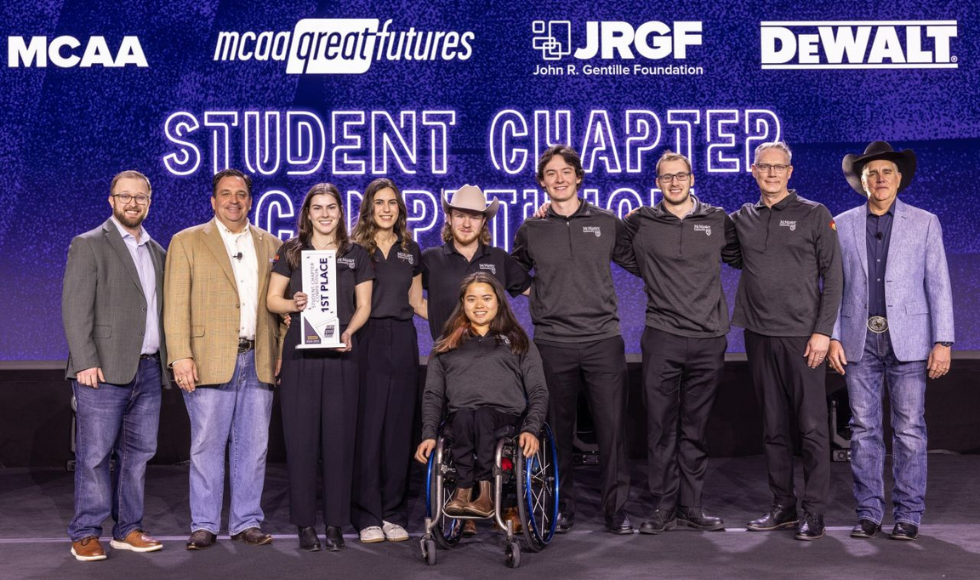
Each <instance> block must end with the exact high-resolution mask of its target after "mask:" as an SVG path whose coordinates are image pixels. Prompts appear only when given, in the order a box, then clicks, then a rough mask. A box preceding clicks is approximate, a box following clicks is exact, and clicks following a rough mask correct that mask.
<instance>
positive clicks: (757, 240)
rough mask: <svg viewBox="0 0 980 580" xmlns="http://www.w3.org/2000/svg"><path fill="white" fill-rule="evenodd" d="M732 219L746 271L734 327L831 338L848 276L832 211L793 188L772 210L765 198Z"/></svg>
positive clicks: (758, 332)
mask: <svg viewBox="0 0 980 580" xmlns="http://www.w3.org/2000/svg"><path fill="white" fill-rule="evenodd" d="M732 220H733V221H734V222H735V231H737V232H738V241H739V245H740V246H741V248H742V268H743V269H742V277H741V279H740V280H739V282H738V294H737V295H736V297H735V313H734V315H733V316H732V324H734V325H735V326H741V327H743V328H745V329H747V330H751V331H752V332H755V333H757V334H762V335H766V336H797V337H800V336H810V335H811V334H814V333H819V334H825V335H827V336H831V334H832V333H833V331H834V322H835V321H836V320H837V309H838V308H839V307H840V302H841V296H842V295H843V291H844V272H843V267H842V265H841V264H842V263H841V255H840V245H839V244H838V242H837V226H836V225H835V224H834V218H833V217H832V216H831V215H830V211H828V210H827V208H826V207H824V206H823V205H822V204H819V203H817V202H814V201H810V200H807V199H803V198H802V197H799V196H797V195H796V191H794V190H792V189H791V190H790V191H789V195H788V196H786V198H784V199H783V200H782V201H780V202H779V203H777V204H775V205H773V206H772V208H769V207H766V205H765V203H763V202H762V200H761V199H760V200H759V202H758V203H754V204H753V203H747V204H745V205H743V206H742V208H741V209H739V210H738V211H736V212H735V213H733V214H732ZM821 281H822V283H823V285H822V286H823V287H822V290H821Z"/></svg>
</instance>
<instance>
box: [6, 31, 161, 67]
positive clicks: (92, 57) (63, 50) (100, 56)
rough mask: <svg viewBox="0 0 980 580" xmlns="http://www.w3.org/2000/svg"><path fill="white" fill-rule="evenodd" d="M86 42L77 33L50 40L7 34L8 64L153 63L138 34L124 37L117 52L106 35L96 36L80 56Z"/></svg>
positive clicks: (45, 65) (89, 41)
mask: <svg viewBox="0 0 980 580" xmlns="http://www.w3.org/2000/svg"><path fill="white" fill-rule="evenodd" d="M81 46H82V43H81V41H79V40H78V39H77V38H75V37H73V36H59V37H57V38H55V39H54V40H52V41H51V42H48V39H47V37H45V36H32V37H31V40H30V42H29V43H28V42H27V40H26V39H25V37H23V36H8V37H7V66H8V67H10V68H20V67H22V66H23V67H24V68H31V67H39V68H45V67H47V66H48V62H49V61H50V62H51V64H53V65H54V66H56V67H60V68H71V67H75V66H80V67H82V68H89V67H92V66H102V67H107V68H111V67H123V66H128V65H131V64H133V65H136V66H138V67H146V66H149V65H148V64H147V63H146V55H144V54H143V47H142V46H140V39H139V38H137V37H135V36H124V37H123V39H122V42H121V43H120V45H119V50H117V51H116V52H115V54H113V52H112V50H110V48H109V44H108V43H107V42H106V40H105V37H104V36H93V37H91V38H89V39H88V42H87V43H86V44H85V50H84V51H83V52H82V54H81V56H79V55H78V54H77V53H78V49H79V48H81Z"/></svg>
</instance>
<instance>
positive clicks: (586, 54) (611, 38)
mask: <svg viewBox="0 0 980 580" xmlns="http://www.w3.org/2000/svg"><path fill="white" fill-rule="evenodd" d="M531 32H532V33H533V34H534V38H533V40H532V44H533V46H534V48H536V49H537V50H540V51H541V55H542V57H543V58H544V60H547V61H556V60H561V59H562V58H564V57H566V56H569V55H571V54H572V23H571V21H569V20H552V21H547V22H546V21H544V20H535V21H534V22H532V23H531ZM700 45H701V23H700V22H681V21H678V22H674V23H673V27H671V26H670V25H668V24H665V23H663V22H657V21H655V20H653V21H650V22H644V23H643V24H641V25H640V26H639V27H637V28H635V29H634V28H633V25H632V24H630V23H629V22H620V21H609V22H586V24H585V46H582V47H580V48H578V49H576V50H575V53H574V57H575V58H577V59H579V60H589V59H591V58H594V57H596V56H597V55H598V56H599V57H600V58H602V59H603V60H610V59H614V58H622V59H630V60H632V59H634V58H636V56H635V55H634V53H633V51H634V49H635V50H636V52H637V53H639V55H640V56H642V57H643V58H647V59H651V60H660V59H662V58H667V57H669V56H672V57H673V58H675V59H685V58H687V49H688V47H691V46H700Z"/></svg>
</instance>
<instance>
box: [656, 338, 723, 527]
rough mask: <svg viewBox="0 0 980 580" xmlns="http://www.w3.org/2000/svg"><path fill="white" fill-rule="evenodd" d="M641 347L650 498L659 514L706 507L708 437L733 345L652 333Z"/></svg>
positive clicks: (705, 339)
mask: <svg viewBox="0 0 980 580" xmlns="http://www.w3.org/2000/svg"><path fill="white" fill-rule="evenodd" d="M640 344H641V349H642V352H643V405H644V407H645V409H646V414H647V461H648V465H649V474H648V477H649V483H650V493H651V494H652V495H653V497H654V501H656V502H657V503H656V505H657V508H658V509H662V510H673V509H674V508H675V507H677V506H678V505H680V506H683V507H701V490H702V489H703V487H704V472H705V470H706V469H707V467H708V453H707V449H706V445H705V440H704V433H705V429H706V428H707V426H708V417H709V416H710V415H711V407H712V405H713V404H714V401H715V392H716V391H717V390H718V385H719V384H721V377H722V373H723V372H724V370H725V349H726V348H727V347H728V339H726V338H725V337H724V336H718V337H714V338H687V337H683V336H677V335H675V334H670V333H668V332H664V331H662V330H658V329H656V328H650V327H647V328H646V329H645V330H644V331H643V339H642V341H641V343H640Z"/></svg>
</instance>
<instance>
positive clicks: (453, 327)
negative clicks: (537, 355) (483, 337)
mask: <svg viewBox="0 0 980 580" xmlns="http://www.w3.org/2000/svg"><path fill="white" fill-rule="evenodd" d="M480 283H483V284H487V285H488V286H490V287H491V288H493V293H494V294H496V296H497V315H496V316H494V317H493V320H491V321H490V332H489V333H488V334H492V335H495V336H496V338H497V341H498V342H504V341H506V342H507V343H508V344H509V346H510V352H512V353H514V354H517V355H521V354H524V353H526V352H527V348H528V338H527V333H526V332H524V329H523V328H521V324H520V323H519V322H517V318H515V317H514V312H513V311H512V310H511V309H510V304H509V303H508V302H507V297H506V294H505V292H504V287H503V286H502V285H501V284H500V282H498V281H497V279H496V278H494V277H493V276H491V275H490V274H487V273H486V272H474V273H473V274H470V275H469V276H467V277H465V278H463V282H462V283H461V284H460V286H459V302H457V303H456V308H455V310H453V313H452V315H451V316H450V317H449V320H448V321H447V322H446V326H445V327H444V328H443V332H442V336H441V337H439V340H438V341H437V342H436V345H435V348H434V349H433V350H435V351H436V352H437V353H444V352H449V351H451V350H455V349H457V348H459V346H460V345H461V344H462V343H463V341H464V340H468V339H470V338H472V337H473V335H474V333H473V328H472V325H471V324H470V319H469V318H467V317H466V310H464V308H463V302H464V301H465V300H466V289H467V288H468V287H469V286H470V285H471V284H480Z"/></svg>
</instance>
